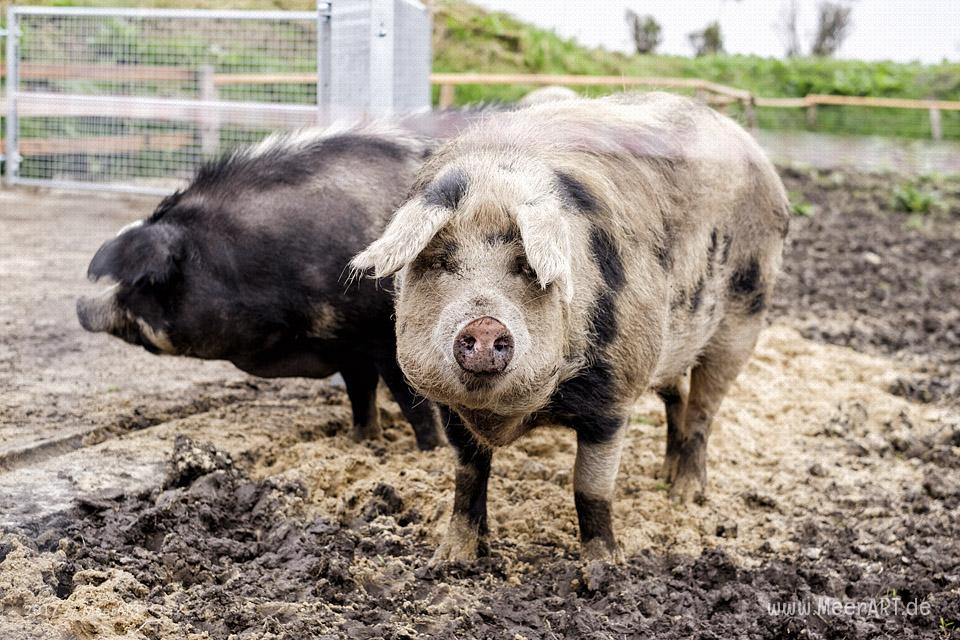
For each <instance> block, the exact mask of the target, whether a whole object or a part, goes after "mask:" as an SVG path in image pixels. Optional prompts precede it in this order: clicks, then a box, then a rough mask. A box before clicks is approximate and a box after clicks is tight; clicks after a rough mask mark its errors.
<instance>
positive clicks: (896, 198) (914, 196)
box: [893, 184, 939, 214]
mask: <svg viewBox="0 0 960 640" xmlns="http://www.w3.org/2000/svg"><path fill="white" fill-rule="evenodd" d="M893 204H894V208H896V209H897V210H898V211H904V212H906V213H922V214H928V213H930V212H931V211H933V209H934V207H935V206H937V205H939V200H938V199H937V196H936V194H935V193H933V192H930V191H925V190H923V189H920V188H918V187H917V186H916V185H914V184H905V185H902V186H900V187H898V188H897V189H896V191H894V192H893Z"/></svg>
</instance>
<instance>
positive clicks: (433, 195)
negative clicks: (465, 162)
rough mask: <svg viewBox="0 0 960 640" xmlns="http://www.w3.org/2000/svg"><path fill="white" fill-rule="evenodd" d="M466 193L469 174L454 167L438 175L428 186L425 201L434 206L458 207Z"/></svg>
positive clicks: (424, 195) (424, 196)
mask: <svg viewBox="0 0 960 640" xmlns="http://www.w3.org/2000/svg"><path fill="white" fill-rule="evenodd" d="M466 193H467V174H465V173H464V172H463V171H461V170H459V169H454V170H453V171H448V172H447V173H445V174H444V175H442V176H440V177H438V178H437V179H436V180H434V181H433V182H432V183H431V184H430V186H428V187H427V189H426V191H425V192H424V194H423V201H424V202H426V203H427V204H428V205H431V206H434V207H443V208H445V209H456V208H457V207H458V206H460V201H461V200H462V199H463V196H464V195H466Z"/></svg>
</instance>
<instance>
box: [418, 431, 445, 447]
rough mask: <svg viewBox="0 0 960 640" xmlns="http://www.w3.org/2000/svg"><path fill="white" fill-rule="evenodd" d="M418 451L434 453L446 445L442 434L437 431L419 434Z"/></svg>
mask: <svg viewBox="0 0 960 640" xmlns="http://www.w3.org/2000/svg"><path fill="white" fill-rule="evenodd" d="M416 437H417V449H419V450H420V451H432V450H433V449H436V448H437V447H439V446H440V445H441V444H444V441H443V439H442V438H441V437H440V434H439V433H437V432H436V431H427V432H417V433H416Z"/></svg>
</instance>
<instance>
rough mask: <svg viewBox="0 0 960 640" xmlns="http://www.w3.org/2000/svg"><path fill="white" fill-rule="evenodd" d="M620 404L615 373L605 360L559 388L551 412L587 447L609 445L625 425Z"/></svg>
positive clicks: (599, 359)
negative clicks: (602, 443)
mask: <svg viewBox="0 0 960 640" xmlns="http://www.w3.org/2000/svg"><path fill="white" fill-rule="evenodd" d="M616 404H617V391H616V385H615V383H614V380H613V369H612V367H611V366H610V363H609V362H607V361H606V359H604V358H603V357H602V356H599V355H598V356H596V357H595V358H593V363H592V364H591V365H589V366H587V367H586V368H584V369H582V370H580V372H579V373H577V375H575V376H574V377H572V378H570V379H569V380H566V381H564V382H562V383H560V385H559V386H558V387H557V390H556V391H555V392H554V394H553V396H552V397H551V398H550V404H549V405H548V412H549V413H550V415H552V416H554V417H555V418H557V419H558V421H559V422H561V423H562V424H565V425H567V426H569V427H572V428H573V429H575V430H576V432H577V437H578V438H580V439H582V440H583V441H584V442H587V443H600V442H607V441H609V440H610V438H612V437H613V435H614V434H615V433H616V432H617V430H618V429H619V428H620V427H621V425H622V424H623V418H622V417H621V416H620V415H619V414H618V413H617V412H616V411H615V407H616Z"/></svg>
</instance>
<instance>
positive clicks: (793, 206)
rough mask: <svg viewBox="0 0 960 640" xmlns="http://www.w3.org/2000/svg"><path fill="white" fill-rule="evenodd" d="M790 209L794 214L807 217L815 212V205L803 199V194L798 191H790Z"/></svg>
mask: <svg viewBox="0 0 960 640" xmlns="http://www.w3.org/2000/svg"><path fill="white" fill-rule="evenodd" d="M790 211H791V212H792V213H793V215H795V216H800V217H803V218H809V217H811V216H813V214H814V213H815V212H816V207H815V206H814V205H813V204H812V203H810V202H807V201H806V200H804V199H803V194H802V193H800V192H799V191H791V192H790Z"/></svg>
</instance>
